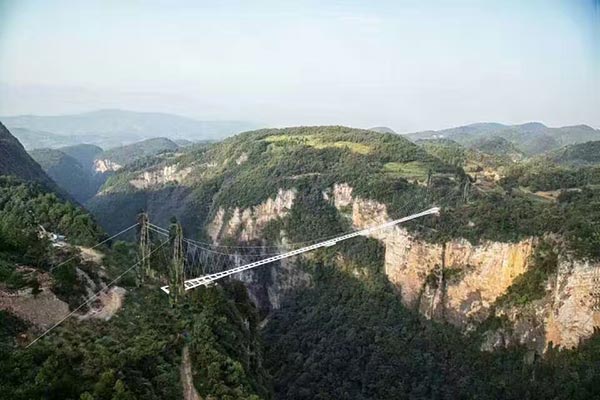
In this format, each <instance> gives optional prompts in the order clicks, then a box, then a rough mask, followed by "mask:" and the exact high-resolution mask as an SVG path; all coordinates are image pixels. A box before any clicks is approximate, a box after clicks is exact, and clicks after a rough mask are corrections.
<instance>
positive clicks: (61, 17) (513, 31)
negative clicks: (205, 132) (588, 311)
mask: <svg viewBox="0 0 600 400" xmlns="http://www.w3.org/2000/svg"><path fill="white" fill-rule="evenodd" d="M98 108H123V109H131V110H139V111H164V112H172V113H178V114H182V115H187V116H191V117H195V118H200V119H247V120H253V121H257V122H262V123H265V124H267V125H273V126H283V125H313V124H343V125H350V126H356V127H369V126H375V125H386V126H390V127H392V128H394V129H396V130H397V131H400V132H404V131H413V130H421V129H436V128H443V127H449V126H455V125H460V124H465V123H470V122H476V121H498V122H507V123H517V122H525V121H542V122H544V123H546V124H548V125H551V126H556V125H568V124H578V123H587V124H590V125H592V126H595V127H599V128H600V0H565V1H559V0H556V1H553V0H539V1H538V0H526V1H524V0H518V1H512V0H499V1H492V0H479V1H475V0H471V1H467V0H465V1H462V0H455V1H443V0H429V1H428V0H414V1H408V0H407V1H401V0H397V1H372V0H365V1H326V0H321V1H293V2H292V1H286V0H277V1H244V0H241V1H223V0H219V1H217V0H214V1H164V2H163V1H123V0H120V1H107V0H104V1H45V0H44V1H28V0H18V1H10V0H0V115H8V114H22V113H36V114H55V113H71V112H80V111H88V110H93V109H98Z"/></svg>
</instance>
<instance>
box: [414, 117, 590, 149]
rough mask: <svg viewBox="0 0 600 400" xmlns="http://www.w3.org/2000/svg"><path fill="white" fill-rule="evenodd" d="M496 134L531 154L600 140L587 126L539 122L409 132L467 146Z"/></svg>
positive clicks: (425, 137)
mask: <svg viewBox="0 0 600 400" xmlns="http://www.w3.org/2000/svg"><path fill="white" fill-rule="evenodd" d="M493 136H496V137H501V138H504V139H506V140H508V141H509V142H511V143H512V144H513V145H514V146H515V147H516V148H517V149H518V150H519V151H521V152H523V153H525V154H527V155H535V154H541V153H545V152H547V151H550V150H555V149H558V148H559V147H562V146H566V145H570V144H577V143H583V142H587V141H591V140H600V131H599V130H597V129H594V128H591V127H589V126H587V125H575V126H565V127H561V128H550V127H547V126H545V125H544V124H541V123H539V122H530V123H526V124H521V125H503V124H498V123H476V124H471V125H466V126H461V127H457V128H450V129H443V130H439V131H425V132H415V133H409V134H408V135H407V137H408V138H410V139H411V140H413V141H416V140H420V139H433V138H446V139H452V140H454V141H456V142H458V143H460V144H463V145H471V144H473V143H474V142H476V141H478V140H481V139H482V138H489V137H493Z"/></svg>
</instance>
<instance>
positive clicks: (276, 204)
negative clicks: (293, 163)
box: [207, 189, 296, 243]
mask: <svg viewBox="0 0 600 400" xmlns="http://www.w3.org/2000/svg"><path fill="white" fill-rule="evenodd" d="M295 198H296V191H295V190H283V189H279V191H278V192H277V196H275V198H274V199H273V198H268V199H267V200H266V201H265V202H263V203H261V204H258V205H256V206H254V207H249V208H246V209H240V208H239V207H236V208H235V209H233V210H227V211H228V212H226V210H225V209H223V208H222V207H221V208H219V210H218V211H217V213H216V215H215V217H214V218H213V220H212V221H211V222H210V223H209V225H208V227H207V231H208V235H209V236H210V237H211V238H212V240H213V241H214V242H215V243H218V242H219V240H221V239H222V238H224V237H236V238H237V239H238V240H240V241H245V242H247V241H250V240H253V239H260V237H261V233H262V230H263V228H264V227H265V226H266V225H267V223H269V222H270V221H273V220H276V219H278V218H282V217H285V216H286V215H287V213H288V211H289V210H290V208H292V205H293V204H294V199H295ZM226 214H229V215H230V216H229V217H228V218H227V215H226Z"/></svg>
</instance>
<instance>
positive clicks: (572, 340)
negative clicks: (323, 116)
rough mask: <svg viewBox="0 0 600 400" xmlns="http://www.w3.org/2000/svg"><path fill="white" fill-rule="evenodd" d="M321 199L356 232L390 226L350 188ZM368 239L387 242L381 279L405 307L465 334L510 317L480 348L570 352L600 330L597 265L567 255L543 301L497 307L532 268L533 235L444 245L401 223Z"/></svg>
mask: <svg viewBox="0 0 600 400" xmlns="http://www.w3.org/2000/svg"><path fill="white" fill-rule="evenodd" d="M326 197H328V198H329V197H331V198H332V200H333V203H334V205H335V206H336V207H338V209H341V210H343V209H347V208H348V207H349V206H352V211H351V217H352V222H353V225H354V226H355V227H356V228H365V227H367V226H370V225H374V224H380V223H383V222H385V221H389V217H388V215H387V210H386V207H385V205H384V204H380V203H377V202H374V201H370V200H364V199H360V198H354V197H353V196H352V188H351V187H349V186H348V185H345V184H339V185H334V187H333V189H332V193H331V194H328V195H327V196H326ZM372 237H374V238H377V239H379V240H381V241H382V242H383V243H384V244H385V247H386V253H385V272H386V275H387V276H388V278H389V280H390V281H391V282H392V283H394V284H395V285H396V286H397V287H398V289H399V291H400V294H401V296H402V300H403V302H404V303H405V304H406V305H407V306H409V307H413V308H416V309H418V310H419V312H421V313H422V314H423V315H425V316H426V317H428V318H435V319H439V320H445V321H447V322H450V323H452V324H453V325H456V326H459V327H462V328H464V329H465V330H470V329H473V328H474V327H475V326H476V324H477V323H479V322H482V321H484V320H485V319H486V318H488V317H489V316H497V317H504V318H507V319H508V321H509V322H510V324H509V325H511V326H510V327H508V328H507V327H503V328H498V329H496V330H494V331H490V332H488V334H487V337H488V340H487V341H486V343H484V346H483V348H484V349H492V348H495V347H503V346H506V345H509V344H512V343H521V344H526V345H529V346H530V347H532V348H534V349H536V350H539V351H543V350H544V349H545V348H546V347H547V346H548V344H549V343H550V342H552V344H553V345H554V346H562V347H573V346H576V345H577V344H578V343H579V342H580V341H581V340H582V339H585V338H587V337H589V336H590V335H591V334H592V333H593V331H594V328H595V327H599V326H600V313H599V312H597V311H596V310H595V304H596V303H595V298H594V293H595V290H596V289H595V287H596V286H595V284H594V281H593V279H591V277H597V278H600V264H598V263H590V262H584V261H578V260H573V259H570V258H569V257H567V256H562V257H561V258H560V259H559V265H558V270H557V274H556V276H555V277H551V278H550V279H549V280H548V282H547V291H546V296H545V297H544V298H543V299H541V300H537V301H533V302H531V303H530V304H528V305H526V306H521V307H512V308H502V307H498V308H497V307H495V305H494V302H495V301H496V300H497V299H498V297H500V296H501V295H502V294H504V293H505V292H506V290H507V289H508V288H509V287H510V286H511V285H512V284H513V283H514V280H515V278H516V277H518V276H520V275H521V274H523V273H524V272H526V271H527V269H528V268H529V267H530V260H531V256H532V254H533V251H534V248H535V246H536V243H537V241H538V240H537V239H535V238H528V239H525V240H522V241H521V242H518V243H500V242H489V241H488V242H483V243H481V244H479V245H472V244H471V243H469V242H467V241H465V240H452V241H449V242H447V243H445V244H443V245H442V244H431V243H426V242H423V241H419V240H417V239H416V238H414V237H413V236H411V235H410V234H409V233H408V232H407V231H406V230H405V229H403V228H402V227H401V226H399V227H394V228H391V229H387V230H384V231H376V232H374V233H373V234H372ZM598 281H600V279H598ZM597 287H599V288H600V285H598V286H597Z"/></svg>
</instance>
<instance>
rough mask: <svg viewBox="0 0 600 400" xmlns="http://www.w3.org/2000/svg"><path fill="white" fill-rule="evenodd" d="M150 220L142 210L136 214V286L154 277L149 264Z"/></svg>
mask: <svg viewBox="0 0 600 400" xmlns="http://www.w3.org/2000/svg"><path fill="white" fill-rule="evenodd" d="M149 223H150V220H149V218H148V214H146V213H145V212H142V213H140V214H139V215H138V224H139V233H138V236H139V254H138V257H139V258H138V259H139V261H138V262H139V264H138V267H137V282H138V286H139V285H141V284H142V283H144V281H145V280H146V278H154V270H153V269H152V266H151V264H150V252H151V248H150V245H151V242H150V226H149Z"/></svg>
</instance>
